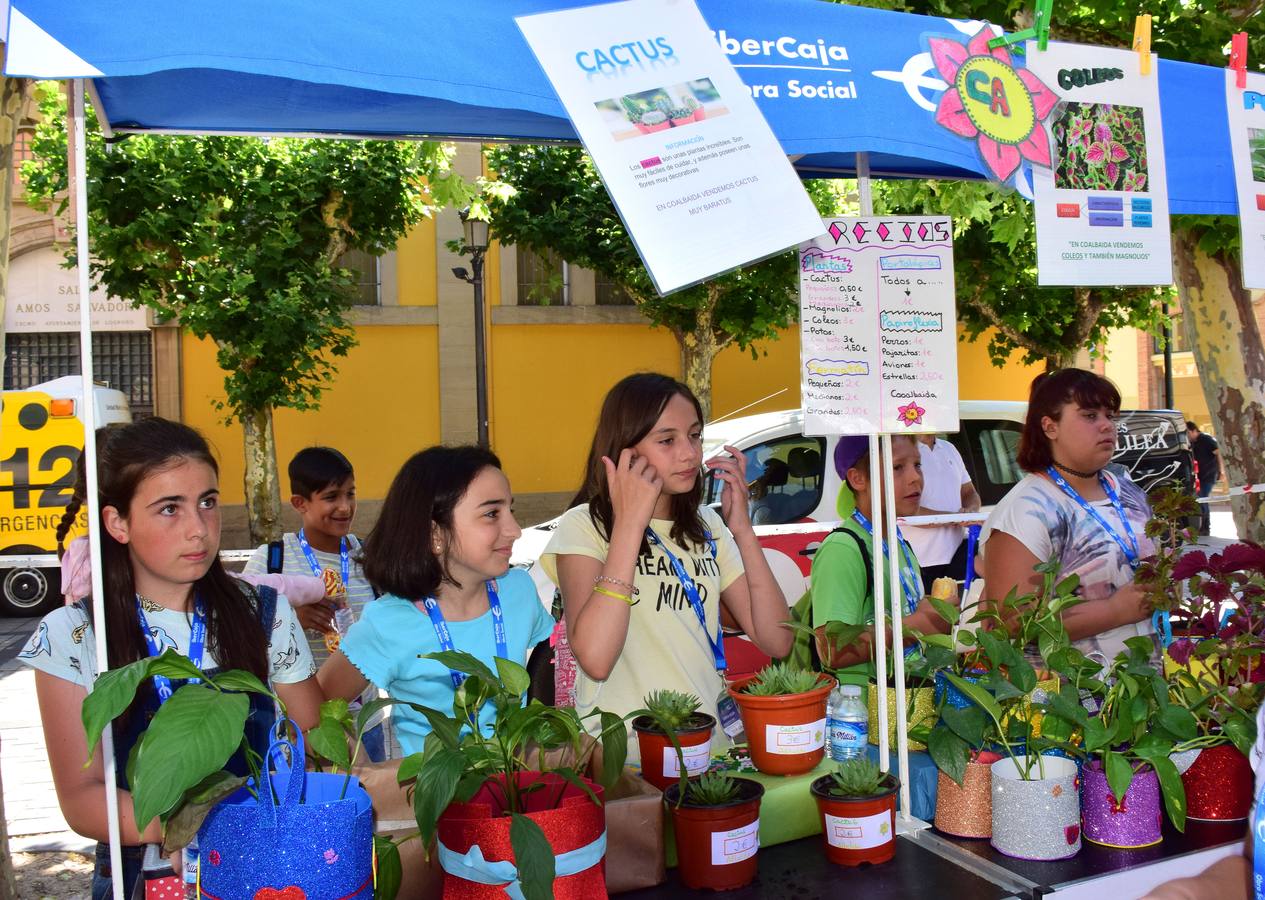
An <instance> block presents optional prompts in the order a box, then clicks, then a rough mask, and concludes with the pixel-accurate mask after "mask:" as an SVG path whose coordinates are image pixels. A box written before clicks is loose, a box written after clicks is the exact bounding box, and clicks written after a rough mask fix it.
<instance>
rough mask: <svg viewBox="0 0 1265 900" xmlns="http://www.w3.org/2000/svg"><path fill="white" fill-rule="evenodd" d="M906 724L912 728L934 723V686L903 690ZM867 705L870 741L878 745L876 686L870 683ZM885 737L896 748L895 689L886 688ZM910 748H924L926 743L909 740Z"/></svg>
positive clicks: (925, 726) (929, 726) (928, 725)
mask: <svg viewBox="0 0 1265 900" xmlns="http://www.w3.org/2000/svg"><path fill="white" fill-rule="evenodd" d="M905 703H906V707H905V709H906V713H905V718H906V724H907V725H908V726H909V728H910V730H913V729H914V728H919V727H922V728H931V727H933V726H934V725H935V724H936V721H937V720H938V719H939V716H938V715H936V698H935V688H933V687H920V688H908V689H906V691H905ZM867 706H868V707H869V710H870V743H871V744H873V745H874V746H876V747H877V746H878V686H877V685H873V684H871V685H870V696H869V702H868V703H867ZM887 739H888V741H889V742H890V743H889V746H890V747H891V748H892V749H893V750H894V749H895V748H896V689H895V688H888V689H887ZM909 749H910V750H926V749H927V745H926V744H924V743H922V742H921V741H910V742H909Z"/></svg>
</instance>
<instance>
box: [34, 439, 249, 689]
mask: <svg viewBox="0 0 1265 900" xmlns="http://www.w3.org/2000/svg"><path fill="white" fill-rule="evenodd" d="M86 458H87V454H84V455H83V456H81V457H80V460H79V472H78V475H77V478H76V487H75V491H74V494H73V496H72V498H71V502H70V504H69V505H67V507H66V511H65V512H64V513H63V514H62V519H61V523H60V524H59V525H58V528H57V536H58V545H59V550H60V544H61V542H62V541H63V539H64V538H65V535H66V532H67V530H68V529H69V528H70V525H71V523H73V522H74V520H75V517H76V516H78V514H79V510H80V508H81V507H82V505H83V502H84V496H85V494H86V493H87V492H86V490H85V488H84V484H85V482H86V476H85V474H84V466H85V460H86ZM187 460H196V461H197V462H202V463H206V464H207V465H208V466H210V467H211V469H212V471H214V472H215V473H216V475H217V476H218V475H219V466H218V465H217V464H216V462H215V457H214V456H212V455H211V448H210V447H209V446H208V445H207V442H206V440H205V439H204V438H203V437H202V435H200V434H198V432H196V431H194V430H193V429H192V428H190V427H189V426H187V425H182V424H180V423H179V422H171V421H169V420H167V419H160V418H157V417H151V418H148V419H142V420H140V421H139V422H132V423H130V424H126V425H118V424H116V425H107V426H105V427H104V428H100V429H98V430H97V487H98V491H99V494H100V499H101V508H102V509H104V508H105V507H107V506H113V507H114V508H115V509H117V510H118V512H119V515H121V516H123V517H126V516H127V515H128V510H129V508H130V506H131V503H132V498H133V496H135V494H136V489H137V487H138V486H139V485H140V483H141V482H142V481H143V480H144V479H145V478H146V477H147V476H149V475H150V474H152V473H154V472H159V471H162V470H164V469H167V468H170V467H172V466H176V465H179V464H180V463H182V462H185V461H187ZM91 527H95V528H96V529H97V534H99V535H100V536H101V563H102V573H101V574H102V581H103V583H104V587H105V617H106V622H107V623H108V627H109V631H110V640H109V642H108V643H109V662H110V668H112V669H113V668H118V667H119V666H124V665H127V664H128V663H131V662H135V661H136V660H138V659H143V658H144V657H146V656H148V655H149V648H148V646H147V645H146V642H145V637H144V635H143V634H141V624H140V618H139V616H138V615H137V612H136V584H135V581H134V580H133V577H132V562H131V558H130V556H129V554H128V549H127V546H126V545H124V544H120V543H119V542H118V541H116V540H115V539H114V538H113V537H111V536H110V533H109V532H108V531H106V528H105V523H104V522H103V521H101V519H100V517H98V520H97V521H96V522H94V523H91ZM215 549H216V550H217V551H218V550H219V548H218V547H216V548H215ZM194 590H195V591H196V592H197V595H198V597H200V598H201V599H202V602H203V603H204V604H205V605H206V615H207V647H208V648H209V649H210V651H211V652H212V653H213V654H214V656H215V659H216V662H217V664H218V665H219V666H220V667H221V668H224V669H245V670H246V671H248V672H251V673H252V674H254V675H255V676H256V677H258V678H259V679H261V680H266V679H267V677H268V672H269V665H268V637H269V635H270V634H271V625H272V623H271V622H269V623H268V630H266V631H265V629H263V628H261V627H260V624H259V619H258V616H257V614H256V612H255V610H254V609H253V608H252V603H251V595H250V594H249V593H248V591H249V590H250V589H249V587H248V586H247V585H246V584H245V583H244V582H239V581H237V580H236V579H235V578H233V577H232V576H230V575H229V574H228V572H226V571H225V570H224V566H223V565H222V564H221V563H220V558H219V555H218V553H217V554H216V555H215V557H214V558H213V560H212V562H211V567H210V568H209V569H207V571H206V574H204V575H203V576H202V577H201V578H199V579H198V580H197V581H196V582H195V583H194ZM91 609H92V607H91V605H89V612H90V613H91Z"/></svg>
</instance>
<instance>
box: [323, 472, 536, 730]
mask: <svg viewBox="0 0 1265 900" xmlns="http://www.w3.org/2000/svg"><path fill="white" fill-rule="evenodd" d="M511 501H512V495H511V494H510V485H509V481H508V480H507V479H506V477H505V474H504V473H503V472H502V471H501V461H500V460H499V459H497V457H496V456H495V455H494V454H493V453H491V452H490V451H488V450H485V449H483V448H481V447H431V448H429V449H427V450H423V451H422V452H421V453H417V454H415V455H414V456H413V457H412V458H411V459H409V460H408V462H406V463H405V464H404V466H403V468H401V469H400V472H399V474H397V475H396V476H395V480H394V481H393V482H392V483H391V489H390V490H389V491H388V492H387V496H386V500H384V501H383V504H382V512H381V514H380V515H379V517H378V522H377V524H376V525H375V526H374V528H373V531H371V532H370V533H369V536H368V537H367V538H366V539H365V542H364V551H363V555H362V561H363V566H364V573H365V578H367V579H368V581H369V583H370V584H372V585H373V586H374V588H375V589H376V590H378V591H381V592H382V596H381V597H379V598H378V599H377V600H374V601H372V602H371V603H369V604H367V605H366V606H365V609H364V612H363V613H362V614H361V617H360V619H359V620H358V621H357V622H356V624H354V625H353V626H352V627H351V630H350V631H349V632H348V633H347V636H346V637H345V638H343V640H342V643H341V644H340V645H339V648H338V649H337V650H336V651H335V652H334V653H333V654H331V655H330V658H329V660H328V661H326V663H325V664H324V665H323V666H322V667H321V671H320V676H319V677H320V682H321V687H322V688H323V689H324V691H325V695H326V696H327V697H344V698H346V699H349V700H350V699H351V698H353V697H356V696H358V695H359V694H360V693H361V692H362V691H363V690H364V689H365V687H366V686H367V685H368V684H369V683H372V684H373V685H374V686H376V687H378V688H379V689H381V690H383V691H385V692H386V693H387V694H388V695H389V696H391V697H392V698H394V699H397V700H406V701H409V702H411V703H416V704H418V705H420V706H425V707H429V708H431V709H435V710H439V711H441V712H443V713H445V714H451V712H452V703H453V697H454V693H455V689H456V685H457V684H459V683H460V680H459V679H460V676H458V675H457V674H456V673H453V672H451V671H449V669H448V667H447V666H444V665H441V664H440V663H438V662H436V661H434V660H430V659H421V658H420V657H421V656H423V655H425V654H427V653H434V652H436V651H439V650H461V651H464V652H466V653H469V654H471V655H473V656H475V657H477V658H478V659H480V660H482V661H483V662H484V663H486V664H488V665H489V666H492V667H495V663H494V661H493V660H494V659H495V657H498V656H499V657H502V658H504V659H509V660H512V661H514V662H518V663H522V662H524V661H525V660H526V658H527V654H528V652H529V651H530V650H531V649H532V648H533V647H535V646H536V644H538V643H540V642H541V641H543V640H545V639H547V638H548V637H549V634H550V632H551V631H552V630H553V619H552V618H551V617H550V616H549V614H548V613H547V612H546V610H545V608H544V606H543V605H542V604H541V602H540V599H539V597H538V596H537V594H536V588H535V585H533V584H532V580H531V578H530V577H529V576H528V575H527V573H526V572H524V571H522V570H521V569H511V568H510V552H511V549H512V548H513V546H514V541H515V540H516V539H517V538H518V536H519V535H520V534H522V529H521V528H519V527H518V522H516V521H515V520H514V514H513V512H512V511H511ZM494 715H495V709H494V708H493V707H492V706H491V705H490V704H487V705H485V706H484V708H483V709H482V710H481V711H480V715H479V723H480V726H481V727H483V728H485V729H486V728H489V727H490V726H491V724H492V721H493V718H494ZM393 721H394V723H395V730H396V737H397V739H398V740H399V742H400V747H401V749H402V750H403V751H404V752H405V753H417V752H420V751H421V749H422V745H423V742H424V741H425V739H426V735H427V734H428V733H429V732H430V725H429V724H428V723H427V721H426V718H425V717H424V716H422V715H421V714H420V713H418V712H416V711H415V710H413V709H412V708H410V707H408V706H405V705H403V704H401V705H398V706H396V707H395V711H394V713H393Z"/></svg>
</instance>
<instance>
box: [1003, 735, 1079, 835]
mask: <svg viewBox="0 0 1265 900" xmlns="http://www.w3.org/2000/svg"><path fill="white" fill-rule="evenodd" d="M1024 759H1025V757H1022V756H1021V757H1019V758H1018V760H1013V759H1010V758H1006V759H1001V760H998V761H997V762H995V763H993V836H992V839H991V843H992V845H993V847H995V848H996V849H997V850H998V851H999V852H1001V853H1004V854H1006V855H1007V856H1013V857H1015V858H1016V859H1035V860H1051V859H1067V858H1068V857H1070V856H1075V855H1076V854H1077V853H1079V852H1080V849H1081V803H1080V775H1079V773H1078V772H1077V768H1076V763H1074V762H1072V761H1071V760H1070V759H1063V758H1062V757H1057V756H1045V757H1042V759H1041V760H1040V761H1039V766H1040V767H1039V768H1038V765H1037V763H1034V765H1033V769H1032V776H1033V777H1032V779H1031V780H1027V779H1025V778H1024V777H1023V771H1022V769H1021V768H1020V767H1019V765H1022V763H1023V761H1024ZM1016 763H1019V765H1016ZM1042 775H1044V777H1041V776H1042Z"/></svg>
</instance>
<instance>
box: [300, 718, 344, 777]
mask: <svg viewBox="0 0 1265 900" xmlns="http://www.w3.org/2000/svg"><path fill="white" fill-rule="evenodd" d="M307 743H308V746H309V747H311V748H312V749H313V750H315V751H316V752H317V753H319V754H320V755H321V756H323V757H324V758H325V759H328V760H329V761H330V762H332V763H333V764H334V765H335V766H337V767H338V768H340V769H343V770H344V771H346V770H347V769H349V768H351V750H350V748H348V746H347V732H345V731H343V726H342V725H341V724H340V723H339V722H337V721H336V720H334V719H326V718H322V719H321V721H320V723H319V724H318V725H317V726H316V727H314V728H313V729H312V730H311V731H309V732H308V733H307Z"/></svg>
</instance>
